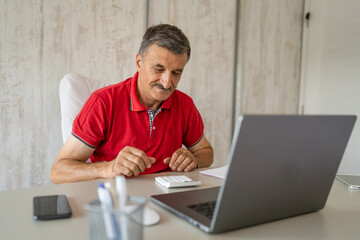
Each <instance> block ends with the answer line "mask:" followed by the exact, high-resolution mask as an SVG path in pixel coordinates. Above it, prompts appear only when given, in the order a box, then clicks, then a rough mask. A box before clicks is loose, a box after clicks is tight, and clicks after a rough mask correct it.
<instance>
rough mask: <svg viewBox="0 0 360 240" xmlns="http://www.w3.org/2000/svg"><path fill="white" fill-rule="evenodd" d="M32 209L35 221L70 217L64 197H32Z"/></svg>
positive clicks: (68, 207) (67, 203) (68, 206)
mask: <svg viewBox="0 0 360 240" xmlns="http://www.w3.org/2000/svg"><path fill="white" fill-rule="evenodd" d="M33 207H34V219H35V220H49V219H57V218H68V217H70V216H71V209H70V205H69V202H68V200H67V198H66V196H65V195H51V196H38V197H34V198H33Z"/></svg>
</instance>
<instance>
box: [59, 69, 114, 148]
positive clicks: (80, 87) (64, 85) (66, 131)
mask: <svg viewBox="0 0 360 240" xmlns="http://www.w3.org/2000/svg"><path fill="white" fill-rule="evenodd" d="M106 85H107V84H106V83H105V82H103V81H97V80H94V79H90V78H87V77H84V76H82V75H80V74H76V73H69V74H66V75H65V76H64V78H63V79H62V80H61V81H60V94H59V96H60V109H61V130H62V138H63V142H64V143H65V141H66V140H67V139H68V137H69V136H70V134H71V130H72V125H73V122H74V120H75V118H76V116H77V115H78V113H79V112H80V110H81V108H82V106H83V105H84V103H85V102H86V100H87V99H88V98H89V97H90V95H91V93H92V92H93V91H95V90H97V89H99V88H101V87H105V86H106Z"/></svg>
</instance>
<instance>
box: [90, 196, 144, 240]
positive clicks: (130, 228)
mask: <svg viewBox="0 0 360 240" xmlns="http://www.w3.org/2000/svg"><path fill="white" fill-rule="evenodd" d="M128 199H129V202H128V204H127V206H126V208H125V210H124V209H114V208H103V207H102V206H101V204H100V201H99V200H95V201H93V202H90V203H88V204H86V205H85V209H86V210H87V229H88V230H87V232H88V239H91V240H95V239H96V240H97V239H101V240H103V239H111V240H115V239H116V240H120V239H121V240H130V239H131V240H133V239H134V240H141V239H142V236H143V225H142V219H143V210H144V206H145V203H146V198H145V197H137V196H129V198H128Z"/></svg>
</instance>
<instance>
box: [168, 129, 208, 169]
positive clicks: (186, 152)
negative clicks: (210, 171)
mask: <svg viewBox="0 0 360 240" xmlns="http://www.w3.org/2000/svg"><path fill="white" fill-rule="evenodd" d="M213 161H214V151H213V148H212V146H211V144H210V143H209V141H208V140H207V139H206V137H205V135H204V136H203V137H202V139H201V140H200V141H199V142H198V143H197V144H196V145H194V146H192V147H190V148H188V149H184V148H179V149H178V150H176V151H175V152H174V153H173V155H172V156H171V158H170V157H168V158H166V159H165V160H164V163H165V164H168V165H169V167H170V168H171V169H172V170H173V171H178V172H182V171H185V172H189V171H191V170H193V169H194V168H197V167H209V166H210V165H211V164H212V163H213Z"/></svg>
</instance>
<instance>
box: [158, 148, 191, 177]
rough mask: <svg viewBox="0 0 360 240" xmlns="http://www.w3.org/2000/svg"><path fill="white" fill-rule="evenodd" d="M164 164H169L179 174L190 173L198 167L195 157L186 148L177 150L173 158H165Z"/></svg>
mask: <svg viewBox="0 0 360 240" xmlns="http://www.w3.org/2000/svg"><path fill="white" fill-rule="evenodd" d="M164 163H165V164H168V165H169V167H170V168H171V169H172V170H173V171H178V172H182V171H184V172H189V171H191V170H193V169H194V168H196V167H197V166H198V164H197V162H196V159H195V157H194V155H192V153H191V152H190V151H189V150H186V149H184V148H179V149H178V150H176V151H175V152H174V153H173V155H172V156H171V158H170V157H168V158H165V159H164Z"/></svg>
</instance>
